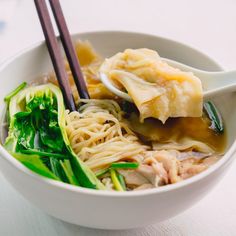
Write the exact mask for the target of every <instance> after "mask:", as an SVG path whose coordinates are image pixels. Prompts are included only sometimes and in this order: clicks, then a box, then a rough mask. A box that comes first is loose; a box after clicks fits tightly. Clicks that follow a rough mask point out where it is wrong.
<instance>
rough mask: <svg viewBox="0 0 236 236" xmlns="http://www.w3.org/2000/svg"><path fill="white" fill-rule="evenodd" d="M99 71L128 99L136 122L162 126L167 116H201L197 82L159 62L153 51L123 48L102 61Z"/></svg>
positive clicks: (199, 85)
mask: <svg viewBox="0 0 236 236" xmlns="http://www.w3.org/2000/svg"><path fill="white" fill-rule="evenodd" d="M100 71H101V72H102V73H105V74H106V75H107V76H108V78H109V79H110V80H112V82H113V83H114V84H115V85H116V86H117V87H118V88H119V89H122V90H123V91H125V90H126V91H127V92H128V94H129V95H130V96H131V97H132V99H133V101H134V103H135V105H136V106H137V108H138V109H139V112H140V120H141V121H143V120H144V119H145V118H147V117H154V118H157V119H159V120H161V121H162V122H163V123H165V121H166V120H167V119H168V118H169V117H199V116H201V115H202V103H203V93H202V85H201V81H200V80H199V79H198V78H197V77H196V76H194V75H193V74H192V73H190V72H183V71H180V70H179V69H176V68H173V67H171V66H169V65H168V64H167V63H166V62H164V61H162V60H161V58H160V57H159V55H158V54H157V52H156V51H153V50H150V49H146V48H142V49H126V50H125V51H124V52H123V53H117V54H116V55H115V56H113V57H111V58H109V59H106V60H105V62H104V63H103V64H102V66H101V68H100Z"/></svg>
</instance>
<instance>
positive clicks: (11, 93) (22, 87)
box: [4, 82, 27, 102]
mask: <svg viewBox="0 0 236 236" xmlns="http://www.w3.org/2000/svg"><path fill="white" fill-rule="evenodd" d="M26 85H27V83H26V82H23V83H22V84H20V85H19V86H18V87H17V88H16V89H15V90H13V91H12V92H10V93H9V94H8V95H7V96H6V97H5V98H4V102H9V101H10V100H11V98H12V97H14V96H15V95H16V94H17V93H19V92H20V91H21V90H22V89H24V88H25V87H26Z"/></svg>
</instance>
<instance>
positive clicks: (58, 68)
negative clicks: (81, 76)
mask: <svg viewBox="0 0 236 236" xmlns="http://www.w3.org/2000/svg"><path fill="white" fill-rule="evenodd" d="M34 2H35V6H36V9H37V12H38V16H39V20H40V23H41V26H42V29H43V33H44V36H45V40H46V44H47V47H48V51H49V54H50V57H51V60H52V64H53V67H54V70H55V73H56V76H57V79H58V82H59V86H60V88H61V90H62V94H63V97H64V100H65V105H66V107H67V108H68V109H69V110H71V111H75V110H76V106H75V102H74V98H73V95H72V91H71V88H70V84H69V80H68V76H67V73H66V70H65V64H64V60H63V57H62V55H61V52H60V48H59V45H58V42H57V38H56V36H55V33H54V30H53V26H52V22H51V20H50V16H49V12H48V9H47V5H46V2H45V0H35V1H34Z"/></svg>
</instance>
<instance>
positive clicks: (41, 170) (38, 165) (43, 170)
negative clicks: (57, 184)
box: [10, 152, 59, 180]
mask: <svg viewBox="0 0 236 236" xmlns="http://www.w3.org/2000/svg"><path fill="white" fill-rule="evenodd" d="M10 154H11V155H12V156H14V157H15V158H16V159H17V160H18V161H20V162H21V163H22V164H24V165H25V166H26V167H28V168H29V169H30V170H32V171H34V172H36V173H38V174H40V175H43V176H45V177H48V178H50V179H55V180H59V179H58V178H57V176H56V175H54V174H53V173H52V172H51V171H50V170H49V169H48V168H47V167H46V166H45V165H44V163H43V161H42V159H41V158H40V157H39V156H37V155H26V154H22V153H16V152H10Z"/></svg>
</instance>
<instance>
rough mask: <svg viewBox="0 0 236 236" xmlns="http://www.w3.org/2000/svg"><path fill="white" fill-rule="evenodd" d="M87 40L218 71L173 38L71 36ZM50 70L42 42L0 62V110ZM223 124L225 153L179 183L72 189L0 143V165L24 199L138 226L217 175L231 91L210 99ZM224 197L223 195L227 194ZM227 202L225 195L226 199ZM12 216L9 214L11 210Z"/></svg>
mask: <svg viewBox="0 0 236 236" xmlns="http://www.w3.org/2000/svg"><path fill="white" fill-rule="evenodd" d="M77 38H80V39H88V40H89V41H90V42H91V43H92V44H93V45H94V47H95V48H96V49H97V50H98V51H99V52H100V53H101V54H102V55H103V56H111V55H112V54H115V53H116V52H118V51H122V50H124V49H125V48H140V47H148V48H152V49H155V50H157V51H158V52H159V53H160V55H161V56H163V57H167V58H170V59H175V60H177V61H180V62H183V63H186V64H189V65H191V66H194V67H198V68H202V69H206V70H219V69H221V68H220V67H219V66H218V65H217V64H216V63H215V62H214V61H213V60H212V59H210V58H209V57H207V56H206V55H204V54H202V53H200V52H199V51H197V50H195V49H192V48H190V47H188V46H185V45H183V44H180V43H177V42H175V41H172V40H168V39H164V38H160V37H156V36H151V35H145V34H139V33H128V32H93V33H83V34H77V35H74V36H73V39H77ZM51 70H52V66H51V62H50V59H49V55H48V52H47V49H46V46H45V43H44V42H43V43H39V44H37V45H35V46H33V47H31V48H29V49H27V50H25V51H23V52H21V53H20V54H18V55H17V56H15V57H13V58H12V59H10V60H8V61H7V62H5V63H4V64H3V65H1V66H0V85H1V86H0V110H1V114H2V112H3V110H4V107H5V104H4V102H3V98H4V96H5V95H6V94H7V93H8V92H10V91H12V89H14V88H15V87H16V86H17V85H19V84H20V83H21V82H23V81H30V80H32V79H33V78H35V77H37V76H39V75H42V74H45V73H47V72H49V71H51ZM215 103H216V105H217V107H218V108H219V110H220V111H221V113H222V115H223V117H224V121H225V124H226V126H227V136H228V148H227V153H226V154H225V155H224V157H223V158H222V159H221V160H220V161H218V162H217V163H216V164H215V165H214V166H212V167H211V168H209V169H208V170H206V171H204V172H203V173H201V174H199V175H197V176H194V177H192V178H190V179H188V180H185V181H183V182H180V183H177V184H173V185H168V186H164V187H160V188H157V189H152V190H143V191H136V192H124V193H120V192H107V191H97V190H90V189H84V188H79V187H74V186H71V185H68V184H64V183H61V182H57V181H53V180H49V179H47V178H43V177H41V176H39V175H37V174H35V173H33V172H31V171H30V170H28V169H27V168H25V167H24V166H23V165H22V164H21V163H20V162H18V161H17V160H15V159H14V158H13V157H12V156H11V155H9V154H8V153H7V152H6V151H5V149H4V148H3V147H2V146H1V145H0V154H1V157H0V168H1V170H2V172H3V174H4V175H5V177H6V179H7V180H8V181H9V182H10V183H11V184H12V186H13V187H14V188H15V189H17V190H18V191H19V192H20V193H21V194H22V195H23V196H24V197H25V198H26V199H28V200H29V201H30V202H32V203H33V204H34V205H36V206H38V207H39V208H41V209H43V210H44V211H45V212H47V213H48V214H50V215H52V216H55V217H57V218H59V219H62V220H64V221H67V222H70V223H74V224H78V225H83V226H87V227H92V228H101V229H128V228H135V227H142V226H145V225H148V224H152V223H153V222H158V221H163V220H166V219H168V218H170V217H173V216H175V215H177V214H179V213H181V212H182V211H184V210H186V209H188V208H189V207H191V206H193V204H195V203H196V202H197V201H199V200H200V199H201V198H202V197H204V196H205V195H206V194H207V193H208V192H209V191H210V190H211V189H212V187H213V186H215V184H216V183H217V182H218V181H219V180H220V179H221V178H222V176H223V175H224V173H225V171H226V170H227V168H228V167H229V165H230V163H231V162H232V160H233V154H234V152H235V149H236V144H235V143H234V140H235V134H236V123H235V120H236V106H235V104H236V95H235V94H233V93H232V94H228V95H227V96H225V97H219V98H217V99H215ZM226 198H227V196H226ZM225 200H227V199H225ZM12 214H14V212H13V213H12Z"/></svg>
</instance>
